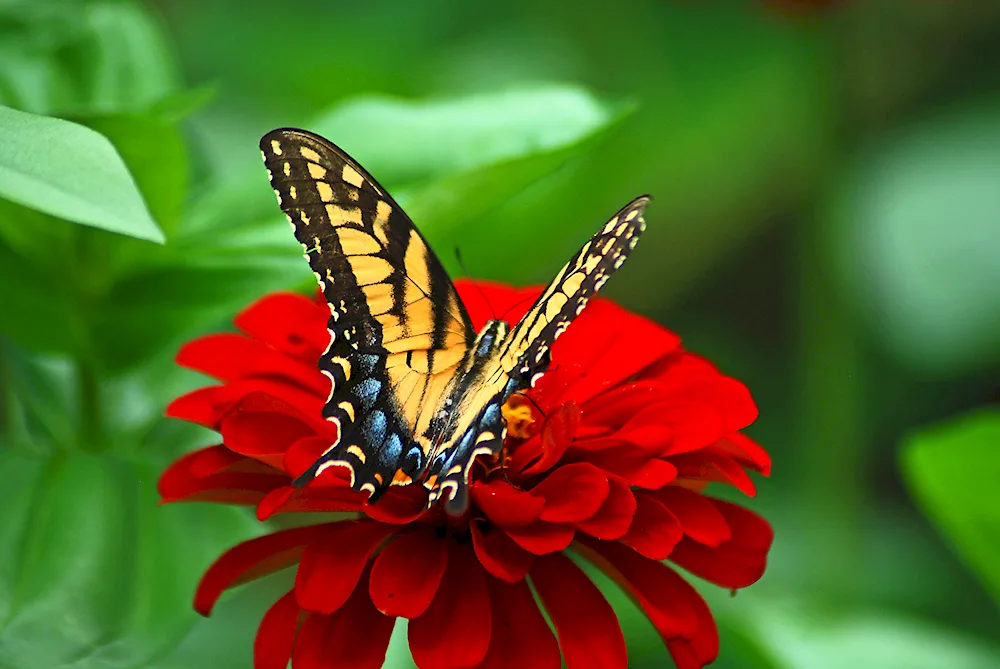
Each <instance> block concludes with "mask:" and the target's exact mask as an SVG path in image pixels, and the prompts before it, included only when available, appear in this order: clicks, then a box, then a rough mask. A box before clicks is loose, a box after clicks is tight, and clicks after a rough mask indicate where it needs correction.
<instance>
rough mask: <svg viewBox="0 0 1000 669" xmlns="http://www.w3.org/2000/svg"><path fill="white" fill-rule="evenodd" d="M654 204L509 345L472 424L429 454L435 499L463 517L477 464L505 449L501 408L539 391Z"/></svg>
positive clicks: (592, 244) (597, 245)
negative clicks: (561, 341)
mask: <svg viewBox="0 0 1000 669" xmlns="http://www.w3.org/2000/svg"><path fill="white" fill-rule="evenodd" d="M648 204H649V197H647V196H643V197H639V198H636V199H635V200H633V201H632V202H630V203H629V204H628V205H626V206H625V207H624V208H622V209H621V210H620V211H619V212H618V213H617V214H615V215H614V216H613V217H612V218H611V220H609V221H608V222H607V223H606V224H605V225H604V226H603V227H602V228H601V230H600V231H599V232H598V233H597V234H596V235H594V236H593V237H592V238H591V239H590V241H588V242H587V243H586V244H584V246H583V248H581V249H580V251H578V252H577V253H576V255H574V256H573V257H572V258H571V259H570V261H569V262H568V263H566V265H565V266H564V267H563V268H562V269H561V270H560V271H559V273H558V274H557V275H556V278H555V279H554V280H553V281H552V283H550V284H549V286H548V287H547V288H546V289H545V291H544V292H543V293H542V295H541V296H540V297H539V298H538V300H536V301H535V303H534V304H533V305H532V307H531V309H529V310H528V312H527V314H525V316H524V318H522V319H521V320H520V321H519V322H518V324H517V325H516V326H515V328H514V329H513V330H512V331H511V332H510V334H509V335H507V336H506V337H505V338H504V339H503V341H502V343H501V344H500V345H499V347H498V348H497V350H496V352H495V355H494V356H493V357H492V359H491V360H490V362H489V365H490V367H489V368H488V369H485V370H483V373H482V375H481V378H482V381H481V382H480V383H479V384H478V385H477V386H476V387H474V388H469V389H468V393H469V395H468V396H467V397H466V399H465V400H464V405H465V407H467V409H466V410H467V411H471V412H473V413H472V416H467V417H465V419H464V421H463V428H462V429H461V430H458V431H456V433H455V435H454V437H453V438H451V439H449V440H448V441H447V442H445V443H442V444H440V445H439V446H438V448H437V449H435V450H434V451H432V453H431V455H430V457H431V463H430V465H429V469H428V471H427V479H428V480H429V481H433V482H434V489H432V492H431V497H432V499H433V498H436V497H437V496H440V495H442V494H445V493H443V492H441V491H447V494H448V495H450V498H449V502H448V507H450V510H451V511H452V512H453V513H460V512H462V511H463V510H464V506H465V505H466V504H467V494H466V490H465V488H466V486H467V485H468V482H467V478H468V474H469V470H470V464H471V462H472V460H473V459H474V458H475V457H476V456H477V455H479V454H484V453H490V452H496V450H498V449H499V448H500V447H501V446H502V441H503V437H502V434H503V432H502V429H501V427H500V425H499V423H500V420H501V419H500V418H499V410H498V408H499V406H501V405H502V404H503V403H504V401H506V399H507V398H508V397H509V396H510V394H511V392H512V391H513V390H518V389H523V388H527V387H530V386H533V385H534V384H535V382H536V381H537V380H538V378H539V377H540V376H541V375H542V374H544V373H545V371H546V369H547V368H548V365H549V355H550V353H549V351H550V349H551V346H552V344H553V343H554V342H555V340H556V339H557V338H558V337H559V335H561V334H562V333H563V332H565V331H566V328H568V327H569V325H570V323H571V322H572V321H573V319H574V318H576V317H577V316H578V315H579V314H580V312H582V311H583V309H584V307H585V306H586V304H587V301H588V300H589V299H590V298H591V297H593V295H594V294H595V293H596V292H597V291H598V290H600V289H601V287H602V286H603V285H604V283H605V282H606V281H607V279H608V277H609V276H611V274H613V273H614V272H615V271H616V270H617V269H618V268H620V267H621V266H622V264H623V263H624V262H625V259H626V258H627V257H628V255H629V253H630V252H631V251H632V249H633V248H634V247H635V245H636V241H637V240H638V237H639V235H640V234H642V232H643V230H645V228H646V223H645V220H644V219H643V210H644V209H645V208H646V205H648ZM475 412H478V413H475ZM484 437H485V438H484Z"/></svg>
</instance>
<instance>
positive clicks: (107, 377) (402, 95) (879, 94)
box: [0, 0, 1000, 669]
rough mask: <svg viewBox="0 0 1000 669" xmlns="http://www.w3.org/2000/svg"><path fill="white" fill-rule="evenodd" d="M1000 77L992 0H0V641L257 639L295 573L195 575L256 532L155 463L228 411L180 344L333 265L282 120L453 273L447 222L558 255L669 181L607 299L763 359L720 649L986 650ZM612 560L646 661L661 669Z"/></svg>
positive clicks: (30, 651)
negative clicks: (275, 135)
mask: <svg viewBox="0 0 1000 669" xmlns="http://www.w3.org/2000/svg"><path fill="white" fill-rule="evenodd" d="M824 4H825V5H829V6H827V7H819V6H816V7H813V6H811V5H824ZM998 91H1000V3H995V2H982V1H981V0H966V1H964V2H951V3H915V2H910V1H908V0H868V1H864V2H862V1H858V2H844V3H795V2H791V1H789V2H786V3H778V2H771V3H764V2H754V1H752V0H744V1H742V2H702V3H695V2H686V1H683V0H624V1H623V2H619V3H592V4H589V5H588V4H584V5H582V6H577V5H573V6H570V5H569V4H567V3H564V2H557V1H555V0H541V1H538V0H535V1H532V2H527V1H524V0H515V1H514V2H508V3H490V4H483V3H469V2H461V1H459V0H429V1H427V2H422V3H416V2H406V1H403V0H390V1H387V2H382V3H337V2H319V1H318V0H312V1H308V0H294V1H292V2H285V3H280V4H278V3H263V2H247V1H246V0H244V1H243V2H236V1H235V0H212V1H210V2H202V3H180V2H166V1H163V0H161V1H159V2H154V3H144V2H137V1H136V2H129V1H125V0H120V1H97V2H86V1H83V0H80V1H70V0H5V1H4V2H2V3H0V104H2V105H4V107H2V108H0V133H2V140H0V197H2V198H3V199H2V201H0V390H2V398H0V399H2V400H3V401H2V404H0V438H2V442H0V476H2V483H0V667H2V668H3V669H36V668H38V669H50V668H52V667H74V668H77V669H90V668H98V667H100V668H104V667H114V668H118V667H121V668H126V667H133V668H139V667H143V668H145V667H149V668H155V669H180V668H182V667H213V668H220V669H228V668H230V667H232V668H234V669H235V668H237V667H247V666H250V665H249V661H250V659H249V658H250V653H251V648H252V636H253V634H254V632H255V630H256V625H257V622H258V621H259V618H260V615H261V614H262V612H263V610H264V609H265V607H266V606H267V605H268V604H269V603H270V602H271V601H273V599H274V598H276V597H277V595H278V593H279V592H281V591H283V588H285V587H286V583H287V578H286V576H287V575H278V576H276V577H271V578H269V579H268V580H265V581H263V582H260V583H257V584H253V585H251V586H248V587H245V588H243V589H242V590H241V591H239V592H237V593H236V594H234V595H232V596H230V597H229V598H228V599H227V600H225V601H224V602H223V604H222V605H221V606H220V607H219V608H218V609H217V610H216V613H215V615H214V616H213V618H212V619H210V620H207V621H205V620H200V619H197V616H196V615H195V614H194V613H193V612H192V611H191V610H190V598H191V595H192V593H193V588H194V584H195V583H196V582H197V579H198V577H199V576H200V573H201V571H202V570H203V569H204V568H205V567H206V566H207V565H208V564H209V563H210V562H211V560H212V559H213V558H214V557H215V556H217V555H218V554H219V553H220V552H221V550H223V549H224V548H225V547H227V546H229V545H231V544H233V543H235V542H237V541H239V540H240V539H242V538H246V537H249V536H252V535H253V534H255V533H260V532H264V531H267V529H268V527H267V526H260V525H259V524H258V523H256V522H255V521H253V520H251V516H250V515H249V514H248V513H245V512H244V511H243V510H236V509H228V508H218V507H213V506H210V505H174V506H171V507H162V508H159V507H156V506H155V501H156V493H155V482H156V477H157V476H158V473H159V472H160V471H161V470H162V468H163V467H164V466H165V465H166V464H167V463H168V462H169V461H170V460H171V459H172V458H174V457H176V456H177V455H178V454H180V453H182V452H184V451H187V450H190V449H191V448H194V447H195V446H199V445H205V444H208V443H210V442H211V435H210V434H208V433H207V432H205V431H202V430H199V429H196V428H194V427H191V426H187V425H183V424H180V423H177V422H175V421H165V420H163V419H161V418H160V416H161V415H162V412H163V407H164V406H165V404H166V402H167V401H169V399H171V398H172V397H175V396H176V395H177V394H179V393H181V392H184V391H185V390H187V389H191V388H194V387H196V386H198V385H199V384H203V383H204V382H205V380H204V379H203V378H201V377H198V376H197V375H195V374H193V373H186V372H184V371H182V370H178V369H176V368H175V367H174V365H173V364H172V356H173V353H174V352H175V351H176V348H177V346H178V345H179V344H180V343H181V342H182V341H184V340H185V339H188V338H190V337H192V336H196V335H198V334H201V333H205V332H208V331H212V330H219V329H223V328H227V327H230V326H229V322H230V320H231V318H232V316H233V315H234V314H235V312H236V311H238V310H239V309H240V308H242V307H243V306H245V305H246V304H248V303H249V302H250V301H252V300H253V299H254V298H256V297H257V296H259V295H261V294H263V293H264V292H265V291H269V290H275V289H282V288H286V289H287V288H300V289H305V288H307V287H309V286H310V284H311V276H310V275H309V273H308V271H307V268H306V266H305V263H304V262H303V261H302V259H301V251H300V250H299V249H298V248H297V245H296V244H295V243H294V241H293V239H292V236H291V234H290V233H289V230H288V226H287V224H286V223H285V222H284V221H283V218H282V216H281V215H280V212H278V210H277V208H276V207H275V206H274V200H273V195H272V194H271V191H270V188H269V187H268V184H267V180H266V175H265V173H264V170H263V169H262V167H261V165H260V158H259V155H258V152H257V140H258V139H259V137H260V136H261V135H262V134H263V133H265V132H267V131H268V130H270V129H272V128H274V127H279V126H301V127H306V128H309V129H312V130H315V131H318V132H320V133H321V134H324V135H326V136H328V137H329V138H331V139H332V140H333V141H335V142H337V143H338V144H340V145H341V146H343V147H344V148H345V149H346V150H348V151H349V152H350V153H352V155H354V156H355V157H356V158H357V159H358V160H359V161H360V162H361V163H362V164H363V165H365V166H366V167H368V169H369V170H370V171H371V172H372V173H373V174H374V175H375V176H376V177H377V178H378V179H379V180H380V181H382V183H383V184H384V185H386V186H388V187H389V188H390V189H391V190H392V191H393V193H394V194H397V196H398V197H397V199H399V200H400V201H401V203H402V204H403V205H404V206H405V207H406V208H407V209H408V210H409V212H410V214H411V216H412V217H413V218H414V219H415V221H416V223H417V225H418V226H420V228H421V230H422V231H424V233H425V234H426V236H427V237H428V238H429V240H430V242H431V244H432V246H434V247H435V248H436V249H437V250H438V252H439V254H440V255H441V257H442V260H443V261H444V263H445V265H446V266H447V267H448V268H449V270H450V271H452V272H453V274H454V275H461V274H462V272H461V271H460V269H459V267H458V266H457V263H456V262H455V261H454V253H453V249H454V248H456V247H459V248H460V249H461V251H462V254H463V259H464V262H465V264H466V266H467V267H468V268H469V270H470V271H471V273H472V274H473V275H474V276H476V277H479V278H490V279H497V280H502V281H506V282H509V283H516V284H526V283H539V282H543V281H545V280H547V279H549V278H550V277H551V275H552V274H553V272H554V271H555V270H556V269H557V268H558V267H559V266H560V265H561V263H562V262H563V261H564V260H565V259H566V258H567V257H568V255H569V254H570V253H571V252H572V251H573V250H575V249H576V248H577V247H578V246H579V245H580V244H581V243H582V241H583V240H584V239H585V238H586V237H587V236H588V235H589V234H591V233H592V232H593V231H594V230H595V229H596V228H597V226H599V225H600V224H601V223H602V222H603V221H604V220H605V219H606V217H607V216H609V215H610V214H612V213H613V212H614V211H615V210H616V209H617V208H618V207H619V206H621V205H623V204H624V203H625V202H627V201H628V200H629V199H630V198H631V197H633V196H635V195H639V194H641V193H644V192H648V193H651V194H652V195H653V196H654V202H653V204H652V206H651V207H650V209H649V212H648V214H647V219H648V221H649V229H648V231H647V233H646V235H645V236H644V238H643V241H642V243H641V244H640V245H639V247H638V250H637V252H636V253H635V255H634V256H633V259H632V260H630V261H629V263H628V266H627V269H626V270H625V271H623V272H622V273H621V274H619V275H618V276H616V277H615V280H614V281H611V282H610V284H609V285H608V287H607V289H606V294H607V295H609V296H610V297H612V298H614V299H616V300H618V301H620V302H621V303H622V304H624V305H626V306H628V307H629V308H631V309H634V310H636V311H639V312H641V313H643V314H646V315H648V316H650V317H652V318H655V319H656V320H657V321H659V322H660V323H662V324H664V325H665V326H667V327H668V328H670V329H672V330H674V331H676V332H678V333H680V334H681V335H682V336H683V337H684V341H685V344H686V346H687V348H688V349H690V350H692V351H695V352H697V353H700V354H703V355H706V356H708V357H709V358H711V359H712V360H713V361H715V362H716V363H717V364H718V365H719V366H720V367H721V368H722V370H723V371H725V372H726V373H728V374H731V375H733V376H735V377H737V378H739V379H741V380H743V381H745V382H746V383H747V384H748V385H749V387H750V389H751V391H752V392H753V394H754V396H755V398H756V400H757V402H758V404H759V407H760V419H759V420H758V421H757V423H756V424H755V425H754V426H753V427H752V428H751V429H750V430H749V432H750V434H751V435H752V436H753V437H754V438H756V439H757V440H758V441H760V442H761V443H762V444H764V445H765V446H766V447H767V448H768V449H769V450H770V452H771V454H772V455H773V457H774V463H775V464H774V470H773V474H772V477H771V479H770V480H766V481H759V488H760V494H759V496H758V497H757V498H756V499H754V500H750V501H749V502H747V504H748V506H750V507H751V508H753V509H754V510H756V511H759V512H760V513H762V514H764V515H765V516H766V517H767V518H768V519H770V521H771V522H772V524H773V525H774V527H775V529H776V539H775V544H774V549H773V552H772V556H771V561H770V567H769V571H768V573H767V574H766V575H765V577H764V578H763V579H762V580H761V582H760V583H759V584H757V585H755V586H753V587H752V588H751V589H749V590H747V591H743V592H740V593H738V595H737V596H736V597H735V598H731V597H730V596H729V593H725V592H720V591H718V590H716V589H714V588H711V587H707V586H706V587H705V588H702V589H703V591H704V592H705V593H706V596H707V597H708V598H709V601H710V603H711V604H712V606H713V610H714V611H715V612H716V616H717V618H718V621H719V624H720V627H721V630H722V654H721V656H720V659H719V661H718V662H717V665H716V666H718V667H721V668H726V669H744V668H747V669H749V668H754V669H756V668H768V669H770V668H776V669H785V668H792V669H800V668H801V669H811V668H816V669H835V668H836V669H840V668H846V667H851V668H852V669H857V668H859V667H878V668H888V669H895V668H900V669H903V668H906V669H923V668H928V669H930V668H937V667H956V668H968V669H979V668H987V667H1000V641H998V639H1000V615H998V609H997V601H998V600H1000V487H998V481H1000V410H998V401H1000V186H998V184H1000V93H998ZM25 112H26V113H25ZM51 117H55V118H57V119H62V120H55V118H51ZM119 156H120V158H119ZM78 224H82V225H78ZM164 240H165V243H162V244H160V243H158V242H163V241H164ZM719 494H725V493H724V492H723V493H719ZM282 579H285V580H284V581H283V580H282ZM699 588H701V584H699ZM606 590H607V592H608V593H609V597H611V598H612V600H613V602H614V604H615V606H616V608H617V610H618V611H619V614H620V616H621V618H622V621H623V627H624V628H625V633H626V638H627V642H628V645H629V652H630V659H631V665H632V666H635V667H663V666H670V660H669V656H668V655H667V653H666V651H665V650H664V649H663V647H662V645H661V643H660V641H659V639H658V638H657V637H656V636H655V634H654V633H653V630H652V627H651V626H650V625H649V624H648V623H647V622H645V621H644V620H643V619H642V617H641V616H640V615H639V614H638V612H637V610H636V609H635V608H634V607H633V606H632V605H631V604H630V603H629V602H627V601H626V600H624V598H622V597H621V596H619V595H618V594H617V593H616V592H615V591H614V588H613V587H610V586H609V587H608V588H606ZM399 632H400V630H399V629H397V636H396V638H395V640H394V643H393V645H392V647H391V648H390V659H389V663H388V664H387V666H393V667H395V666H400V667H406V666H410V665H409V662H410V660H409V658H408V652H407V650H406V648H405V637H400V636H399V635H398V633H399Z"/></svg>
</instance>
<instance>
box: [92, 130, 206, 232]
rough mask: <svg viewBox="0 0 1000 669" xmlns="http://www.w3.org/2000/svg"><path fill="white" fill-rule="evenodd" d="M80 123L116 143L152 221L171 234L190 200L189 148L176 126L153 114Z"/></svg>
mask: <svg viewBox="0 0 1000 669" xmlns="http://www.w3.org/2000/svg"><path fill="white" fill-rule="evenodd" d="M80 122H81V123H83V124H84V125H86V126H87V127H89V128H92V129H93V130H96V131H97V132H99V133H101V134H102V135H104V136H105V137H107V138H108V139H109V140H111V143H112V144H114V146H115V148H116V149H117V150H118V153H119V154H120V155H121V157H122V159H123V160H124V161H125V165H126V166H127V167H128V169H129V171H130V172H131V174H132V176H133V178H134V179H135V182H136V184H137V185H138V187H139V190H140V191H141V192H142V195H143V197H144V199H145V201H146V203H147V205H148V206H149V211H150V213H151V214H152V215H153V218H154V219H155V220H156V221H157V222H158V223H159V225H160V228H161V229H163V230H166V231H168V233H169V232H170V231H172V230H173V229H174V228H175V227H176V226H177V222H178V220H179V219H180V217H181V211H182V208H183V206H184V200H185V198H186V197H187V185H188V157H187V147H185V145H184V139H183V138H182V137H181V134H180V132H179V131H178V129H177V126H176V125H175V124H174V123H173V122H170V121H167V120H165V119H162V118H159V117H157V116H152V115H138V114H115V115H103V116H92V117H85V118H81V119H80Z"/></svg>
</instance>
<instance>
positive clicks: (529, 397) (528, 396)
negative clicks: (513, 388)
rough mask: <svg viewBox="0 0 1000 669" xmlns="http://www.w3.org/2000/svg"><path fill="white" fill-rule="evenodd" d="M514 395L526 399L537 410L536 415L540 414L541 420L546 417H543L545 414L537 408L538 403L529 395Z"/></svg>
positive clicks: (540, 408)
mask: <svg viewBox="0 0 1000 669" xmlns="http://www.w3.org/2000/svg"><path fill="white" fill-rule="evenodd" d="M514 394H515V395H517V396H518V397H523V398H524V399H526V400H528V401H529V402H531V403H532V404H533V405H534V407H535V408H536V409H538V413H540V414H542V418H547V416H546V415H545V412H544V411H542V407H540V406H538V402H536V401H535V400H534V399H532V397H531V395H525V394H524V393H514Z"/></svg>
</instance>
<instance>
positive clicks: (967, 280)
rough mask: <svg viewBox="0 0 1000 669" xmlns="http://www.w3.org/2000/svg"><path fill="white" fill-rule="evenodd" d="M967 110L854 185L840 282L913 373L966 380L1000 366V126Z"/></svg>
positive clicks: (846, 207) (841, 242) (933, 124)
mask: <svg viewBox="0 0 1000 669" xmlns="http://www.w3.org/2000/svg"><path fill="white" fill-rule="evenodd" d="M998 112H1000V108H998V106H997V103H996V100H995V99H993V98H991V99H989V100H985V101H979V102H978V103H971V102H966V103H964V104H963V105H961V106H959V107H957V108H955V109H951V110H949V112H948V113H937V114H935V115H933V116H931V117H930V118H926V119H922V120H921V121H920V122H917V123H912V124H910V125H909V126H908V127H906V128H904V129H902V130H901V131H899V132H898V133H895V134H894V135H893V136H891V137H889V138H887V139H885V140H883V141H882V142H879V144H878V145H877V146H876V147H874V148H873V149H871V151H870V155H868V156H867V157H866V160H865V161H864V162H862V163H861V164H860V165H859V166H858V169H856V170H855V171H854V172H852V173H851V174H850V177H849V179H846V180H845V184H844V188H843V192H841V193H840V194H839V198H840V199H839V201H838V202H837V205H836V211H835V216H836V227H835V228H834V231H835V232H836V233H837V234H838V235H839V238H837V239H835V240H834V242H835V243H834V244H831V245H830V247H829V248H830V250H831V251H833V252H834V253H835V263H836V266H837V269H838V270H840V279H841V282H842V284H843V285H844V287H845V290H846V291H849V293H850V300H851V302H852V303H856V304H859V305H860V306H861V308H862V311H863V313H864V315H865V316H866V317H867V319H868V321H869V323H870V327H872V328H873V329H874V330H875V331H877V332H878V334H879V335H880V336H881V337H882V338H883V340H884V341H885V343H886V344H888V345H889V347H890V349H891V350H892V351H894V352H895V353H896V355H898V356H899V358H900V359H901V360H902V361H904V362H905V363H906V364H908V365H911V366H913V367H915V368H917V369H918V370H920V371H923V372H925V373H928V372H929V373H933V374H939V375H955V374H960V373H962V372H967V371H969V370H972V369H977V368H979V367H981V366H982V365H983V363H984V362H990V361H997V360H1000V318H997V315H996V305H997V304H1000V254H997V253H996V249H998V248H1000V189H998V188H996V184H997V183H998V180H1000V162H998V161H997V160H996V156H997V154H998V152H1000V122H998V120H997V119H998Z"/></svg>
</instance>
